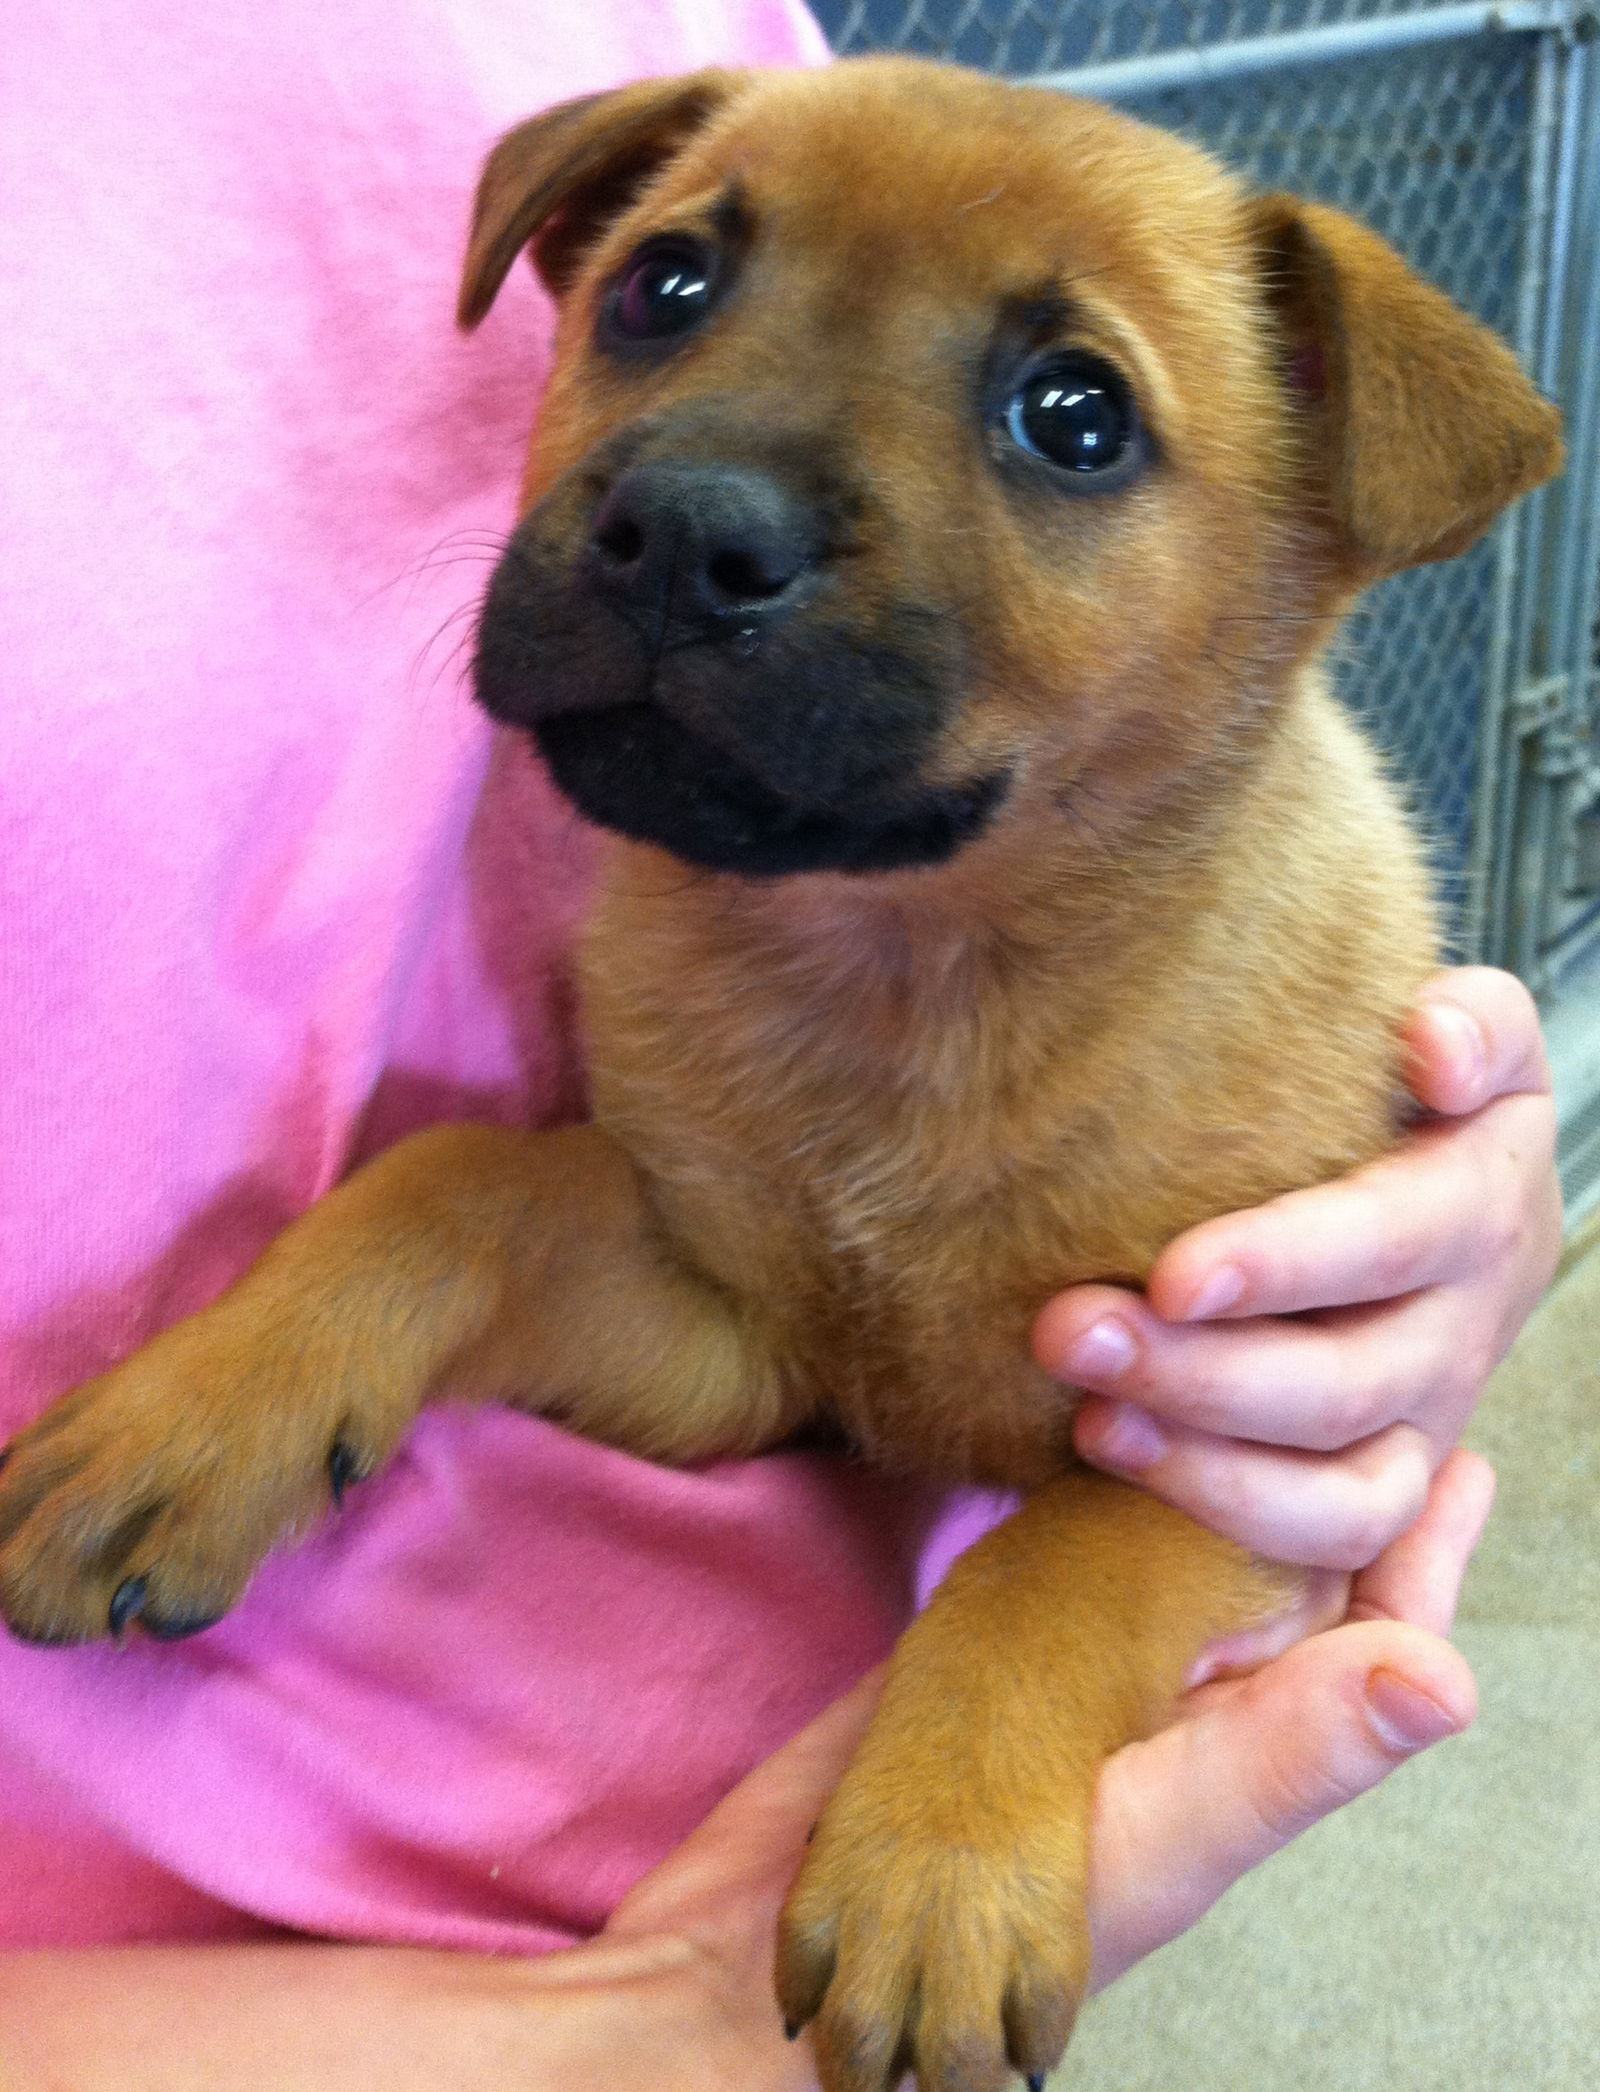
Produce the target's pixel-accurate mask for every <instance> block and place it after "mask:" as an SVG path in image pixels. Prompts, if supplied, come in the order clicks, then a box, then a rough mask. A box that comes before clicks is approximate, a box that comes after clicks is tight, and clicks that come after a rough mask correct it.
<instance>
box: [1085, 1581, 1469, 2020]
mask: <svg viewBox="0 0 1600 2092" xmlns="http://www.w3.org/2000/svg"><path fill="white" fill-rule="evenodd" d="M1476 1711H1477V1693H1476V1689H1475V1687H1474V1685H1473V1680H1472V1673H1471V1672H1470V1671H1469V1670H1468V1668H1467V1665H1466V1662H1465V1660H1464V1659H1463V1658H1462V1657H1461V1656H1460V1655H1459V1654H1458V1653H1457V1651H1456V1650H1454V1649H1452V1648H1451V1647H1450V1645H1449V1643H1448V1642H1443V1641H1440V1640H1438V1639H1437V1638H1436V1637H1435V1636H1433V1635H1431V1634H1426V1633H1423V1632H1422V1631H1421V1630H1420V1629H1418V1628H1414V1627H1407V1626H1402V1625H1397V1624H1396V1623H1394V1622H1379V1621H1367V1622H1362V1623H1359V1624H1357V1625H1354V1626H1349V1627H1339V1628H1335V1629H1334V1631H1333V1632H1332V1633H1331V1634H1323V1635H1318V1636H1317V1637H1316V1638H1315V1640H1313V1641H1309V1642H1301V1643H1300V1644H1299V1645H1298V1646H1297V1647H1296V1648H1293V1649H1291V1650H1289V1651H1288V1653H1287V1654H1286V1655H1284V1656H1281V1657H1279V1658H1278V1660H1277V1661H1276V1662H1275V1663H1272V1664H1269V1665H1268V1666H1267V1668H1266V1669H1265V1670H1264V1671H1258V1672H1257V1673H1256V1675H1255V1676H1254V1677H1253V1678H1250V1679H1247V1680H1245V1681H1244V1683H1243V1684H1242V1685H1240V1686H1239V1687H1238V1688H1237V1689H1236V1690H1235V1691H1233V1692H1232V1693H1231V1694H1229V1695H1228V1696H1226V1697H1219V1698H1214V1699H1213V1700H1212V1701H1211V1702H1210V1703H1209V1704H1208V1705H1207V1707H1206V1708H1205V1710H1204V1711H1203V1712H1202V1713H1199V1714H1197V1715H1194V1716H1192V1717H1191V1718H1189V1719H1187V1720H1180V1721H1178V1722H1177V1723H1175V1724H1174V1725H1173V1726H1172V1727H1171V1728H1170V1729H1165V1730H1163V1731H1162V1732H1161V1734H1160V1735H1158V1736H1154V1737H1152V1738H1150V1740H1149V1741H1148V1742H1145V1743H1137V1744H1131V1745H1129V1746H1128V1748H1127V1749H1125V1750H1121V1751H1118V1752H1117V1754H1116V1755H1115V1756H1114V1757H1113V1758H1110V1759H1109V1760H1108V1761H1107V1762H1106V1765H1105V1767H1104V1770H1103V1771H1102V1773H1101V1776H1100V1786H1099V1791H1098V1795H1097V1799H1096V1808H1095V1828H1094V1839H1093V1845H1092V1847H1091V1854H1090V1865H1089V1909H1090V1923H1091V1926H1092V1928H1093V1932H1094V1943H1095V1953H1094V1972H1093V1976H1092V1979H1091V1987H1092V1988H1094V1989H1101V1988H1103V1987H1104V1986H1105V1985H1106V1984H1107V1983H1110V1982H1111V1981H1112V1980H1113V1979H1114V1978H1115V1977H1117V1976H1119V1975H1121V1974H1122V1973H1123V1971H1124V1970H1126V1969H1128V1968H1130V1967H1132V1965H1133V1963H1134V1962H1136V1961H1138V1960H1140V1959H1142V1957H1143V1956H1144V1955H1146V1954H1149V1953H1151V1952H1153V1951H1154V1949H1155V1948H1157V1947H1159V1946H1163V1945H1165V1943H1166V1942H1167V1941H1168V1940H1170V1939H1174V1938H1176V1937H1177V1935H1178V1934H1179V1933H1180V1932H1183V1931H1185V1930H1186V1929H1187V1928H1188V1927H1189V1926H1190V1925H1192V1924H1194V1922H1195V1921H1196V1920H1197V1919H1198V1918H1199V1917H1200V1916H1201V1915H1202V1914H1203V1913H1204V1912H1205V1911H1207V1910H1208V1909H1209V1908H1210V1907H1211V1905H1212V1904H1213V1903H1214V1902H1215V1901H1216V1900H1217V1898H1218V1897H1219V1896H1220V1895H1221V1894H1222V1892H1223V1891H1224V1890H1225V1889H1227V1888H1229V1887H1230V1886H1231V1885H1232V1884H1233V1883H1234V1882H1235V1881H1237V1880H1238V1879H1239V1877H1240V1875H1242V1874H1245V1873H1247V1872H1248V1871H1249V1870H1250V1868H1252V1867H1254V1866H1256V1865H1258V1864H1259V1863H1260V1862H1261V1861H1262V1860H1264V1859H1265V1858H1267V1857H1268V1855H1269V1854H1271V1853H1273V1852H1276V1851H1277V1850H1278V1849H1279V1848H1280V1847H1281V1846H1283V1845H1286V1844H1288V1842H1289V1841H1290V1839H1291V1838H1294V1837H1296V1836H1298V1834H1299V1833H1300V1832H1301V1831H1303V1830H1305V1829H1306V1828H1307V1827H1308V1826H1309V1825H1310V1824H1312V1823H1315V1822H1316V1821H1317V1820H1318V1819H1319V1818H1321V1817H1323V1816H1326V1815H1328V1814H1330V1813H1331V1812H1332V1811H1333V1810H1334V1809H1336V1808H1339V1807H1341V1806H1342V1805H1343V1804H1344V1803H1345V1802H1348V1801H1352V1800H1354V1798H1355V1797H1356V1796H1357V1795H1358V1794H1363V1793H1365V1792H1366V1790H1367V1789H1368V1788H1370V1787H1375V1786H1376V1785H1377V1784H1378V1782H1379V1781H1380V1780H1381V1779H1383V1778H1384V1777H1385V1775H1386V1774H1387V1773H1389V1772H1391V1771H1392V1770H1393V1769H1394V1767H1395V1766H1396V1765H1398V1764H1400V1763H1401V1762H1402V1761H1403V1760H1404V1759H1406V1758H1407V1757H1410V1756H1411V1755H1412V1754H1413V1753H1414V1752H1416V1751H1418V1750H1422V1749H1425V1748H1426V1747H1427V1746H1428V1745H1429V1744H1430V1743H1435V1742H1438V1741H1439V1740H1440V1739H1441V1738H1442V1737H1445V1736H1448V1735H1453V1734H1455V1733H1457V1732H1459V1731H1460V1730H1462V1729H1464V1728H1466V1727H1467V1726H1468V1724H1469V1723H1470V1722H1471V1721H1472V1718H1473V1716H1474V1714H1475V1713H1476Z"/></svg>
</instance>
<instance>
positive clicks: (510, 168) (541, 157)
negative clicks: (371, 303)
mask: <svg viewBox="0 0 1600 2092" xmlns="http://www.w3.org/2000/svg"><path fill="white" fill-rule="evenodd" d="M743 77H744V76H743V75H741V74H739V73H730V72H723V71H720V70H717V69H714V68H713V69H710V70H708V71H706V72H701V73H688V74H685V75H683V76H681V77H680V78H678V79H675V80H641V81H639V82H638V83H637V84H636V85H634V86H632V87H619V88H617V89H616V90H615V91H614V92H612V93H610V94H589V95H584V96H583V97H582V98H581V100H579V101H575V102H560V103H558V104H557V105H556V107H555V108H554V109H547V110H546V111H545V112H544V114H543V115H542V116H535V117H533V118H531V119H530V121H529V122H527V123H524V124H518V126H517V128H516V129H515V130H514V131H508V132H507V133H506V135H505V137H504V138H502V139H501V141H500V143H499V144H498V145H497V146H496V147H495V149H494V151H493V152H492V153H490V155H489V158H488V161H487V163H486V164H485V166H484V170H483V176H482V179H481V180H480V181H479V183H478V197H477V202H476V204H475V205H474V208H473V213H472V237H471V239H470V241H469V243H468V246H467V260H466V267H465V268H464V270H463V271H462V277H461V296H460V299H459V301H458V303H457V306H456V318H457V320H458V322H459V323H460V325H461V326H463V327H465V328H468V329H471V328H473V327H476V326H477V324H478V322H479V321H480V320H481V319H482V318H483V316H484V314H485V313H486V312H487V311H488V310H489V307H490V306H491V305H492V304H493V303H494V301H495V298H496V296H497V294H498V292H499V289H500V286H501V284H503V283H504V282H505V280H506V277H507V276H508V275H509V274H510V272H511V264H512V263H513V262H514V261H515V260H516V258H517V256H518V255H519V254H520V253H521V252H522V250H523V248H524V247H527V246H530V245H531V247H532V249H533V257H532V258H533V265H534V267H535V268H536V269H537V270H538V271H539V274H540V275H541V276H542V277H543V278H544V281H545V283H546V284H547V285H548V286H549V287H550V289H551V290H552V291H554V292H556V293H557V294H558V295H559V293H560V292H561V291H562V290H564V289H565V287H566V285H567V284H568V283H569V282H570V281H571V279H572V275H573V272H574V270H575V269H576V267H577V264H578V261H579V259H580V257H581V256H582V253H583V250H584V248H585V247H586V246H587V245H588V244H589V242H590V241H591V240H592V239H593V238H594V236H595V234H596V233H597V232H598V231H599V230H600V228H601V227H602V226H603V225H604V224H605V223H606V222H607V220H608V219H611V218H614V217H616V215H617V213H618V212H619V211H622V210H625V209H626V208H627V206H628V204H629V203H630V202H631V201H632V199H633V197H634V196H635V195H636V194H637V193H638V191H639V189H640V188H641V187H642V186H643V184H644V183H645V182H646V181H647V180H648V179H649V177H650V176H651V175H652V174H654V173H655V171H656V169H657V168H658V167H662V166H664V165H665V164H666V162H667V161H668V160H670V159H671V158H672V156H673V154H674V153H676V152H677V151H678V150H679V148H680V147H681V146H682V145H683V144H684V143H685V141H686V140H687V139H689V138H691V137H692V136H693V135H694V133H695V132H696V131H698V130H699V129H700V127H701V126H702V125H703V124H704V123H705V122H706V120H707V119H708V118H709V117H710V116H711V115H713V114H714V112H715V111H716V110H718V109H720V108H721V107H722V105H723V103H724V102H726V101H727V100H729V98H730V97H731V96H732V95H733V93H734V92H735V90H736V89H737V88H738V87H739V86H740V85H741V84H742V80H743Z"/></svg>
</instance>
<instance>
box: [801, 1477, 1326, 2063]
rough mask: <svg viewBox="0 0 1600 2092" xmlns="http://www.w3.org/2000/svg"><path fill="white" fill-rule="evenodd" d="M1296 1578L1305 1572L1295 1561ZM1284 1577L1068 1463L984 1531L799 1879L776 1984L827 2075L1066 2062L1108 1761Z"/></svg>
mask: <svg viewBox="0 0 1600 2092" xmlns="http://www.w3.org/2000/svg"><path fill="white" fill-rule="evenodd" d="M1284 1575H1285V1576H1286V1575H1287V1572H1285V1573H1284ZM1286 1596H1287V1586H1286V1583H1285V1581H1284V1580H1283V1577H1280V1576H1279V1575H1278V1574H1277V1573H1275V1572H1269V1571H1267V1570H1265V1569H1263V1568H1262V1567H1260V1566H1259V1565H1258V1564H1256V1563H1253V1562H1252V1561H1251V1560H1250V1558H1249V1557H1248V1556H1246V1555H1245V1554H1243V1553H1242V1552H1241V1551H1240V1550H1239V1549H1238V1548H1236V1547H1234V1546H1232V1545H1231V1544H1230V1543H1228V1542H1227V1541H1223V1540H1219V1539H1217V1538H1216V1537H1215V1536H1214V1535H1212V1534H1210V1533H1207V1532H1205V1531H1204V1530H1203V1529H1202V1528H1201V1527H1199V1526H1197V1525H1195V1524H1194V1523H1193V1522H1192V1521H1191V1520H1190V1519H1188V1518H1186V1517H1184V1516H1183V1515H1182V1514H1181V1513H1180V1512H1176V1511H1172V1510H1170V1509H1168V1507H1167V1506H1166V1505H1164V1504H1161V1503H1158V1502H1156V1501H1155V1500H1154V1499H1153V1498H1151V1497H1148V1496H1145V1495H1143V1494H1141V1492H1139V1491H1137V1490H1135V1489H1132V1488H1130V1487H1128V1486H1127V1485H1126V1484H1123V1483H1120V1482H1113V1481H1109V1480H1107V1479H1105V1478H1104V1477H1101V1476H1097V1475H1090V1474H1086V1473H1077V1474H1072V1475H1069V1476H1066V1477H1063V1478H1062V1479H1061V1480H1059V1481H1057V1482H1054V1483H1052V1484H1050V1485H1049V1486H1048V1487H1047V1488H1045V1489H1043V1490H1041V1491H1040V1493H1039V1494H1038V1495H1037V1496H1035V1497H1033V1498H1032V1499H1031V1500H1030V1501H1029V1502H1028V1503H1027V1504H1026V1505H1025V1506H1024V1508H1023V1509H1022V1510H1021V1511H1020V1512H1019V1513H1018V1514H1017V1516H1016V1517H1014V1518H1012V1519H1011V1520H1009V1521H1008V1522H1007V1523H1006V1524H1005V1525H1003V1526H1001V1527H1000V1528H999V1529H998V1531H996V1532H994V1533H991V1534H990V1535H989V1536H988V1538H987V1539H985V1540H983V1541H981V1542H980V1543H979V1544H978V1545H977V1546H976V1547H974V1548H972V1549H971V1550H970V1551H969V1552H968V1553H967V1554H966V1555H964V1556H963V1557H962V1558H961V1560H960V1561H958V1562H957V1563H956V1565H955V1567H954V1568H953V1569H952V1571H951V1572H950V1575H949V1577H948V1578H947V1579H946V1581H945V1582H944V1584H943V1585H942V1586H941V1587H940V1589H939V1591H938V1593H937V1594H936V1595H935V1597H934V1599H933V1602H932V1604H931V1605H930V1606H929V1608H928V1610H927V1611H926V1612H925V1613H924V1614H923V1615H922V1617H921V1619H919V1620H918V1621H917V1622H916V1623H915V1624H914V1625H913V1626H912V1627H911V1628H910V1629H909V1631H908V1632H907V1633H906V1635H905V1636H904V1637H903V1638H902V1640H901V1643H900V1646H899V1648H898V1649H897V1651H896V1652H895V1657H894V1662H893V1665H892V1666H891V1669H890V1673H889V1679H888V1683H887V1685H886V1686H885V1689H884V1695H883V1699H882V1701H881V1703H880V1705H879V1708H878V1712H877V1714H876V1716H875V1717H874V1719H873V1723H872V1726H871V1728H870V1729H869V1730H868V1732H867V1735H866V1738H865V1740H864V1742H863V1744H862V1746H861V1748H860V1750H859V1751H858V1752H857V1754H856V1758H855V1761H854V1763H853V1764H852V1765H851V1767H850V1770H849V1771H848V1772H847V1773H846V1775H845V1778H844V1781H843V1783H842V1785H841V1786H840V1787H839V1789H838V1791H837V1793H836V1794H835V1795H834V1797H833V1799H832V1800H831V1801H830V1802H829V1804H828V1806H827V1808H826V1810H825V1811H824V1812H823V1815H822V1819H821V1821H820V1823H819V1824H818V1826H817V1830H816V1834H815V1836H814V1838H813V1840H812V1843H811V1846H810V1848H809V1850H808V1852H807V1855H806V1860H805V1864H804V1866H803V1867H802V1869H801V1872H800V1877H799V1880H798V1881H797V1882H796V1884H795V1887H794V1889H793V1891H792V1893H791V1895H790V1899H789V1905H788V1908H787V1910H786V1911H785V1913H784V1922H783V1928H782V1933H781V1937H780V1943H779V1950H778V1994H779V1998H780V2001H781V2003H782V2005H783V2009H784V2013H785V2016H786V2017H787V2019H788V2020H789V2021H790V2023H791V2024H793V2025H799V2024H801V2023H803V2022H807V2021H810V2020H811V2019H813V2018H815V2020H816V2038H817V2055H818V2066H819V2070H820V2074H821V2078H822V2083H823V2085H824V2086H825V2087H826V2088H827V2092H890V2088H891V2087H893V2086H895V2085H898V2084H899V2082H900V2080H901V2077H902V2076H903V2074H904V2073H905V2072H906V2071H908V2070H912V2069H914V2070H915V2071H916V2074H917V2084H918V2086H919V2087H920V2092H998V2088H1000V2087H1002V2086H1004V2085H1005V2084H1006V2083H1007V2082H1008V2081H1009V2080H1010V2077H1011V2073H1012V2072H1013V2071H1016V2072H1020V2073H1021V2074H1022V2075H1024V2076H1027V2077H1030V2078H1032V2077H1037V2076H1040V2075H1042V2074H1043V2073H1044V2072H1046V2071H1048V2070H1050V2069H1052V2068H1053V2067H1054V2065H1055V2063H1056V2062H1057V2060H1058V2059H1059V2057H1060V2055H1061V2052H1062V2050H1063V2048H1064V2047H1065V2045H1066V2041H1067V2038H1068V2036H1069V2034H1070V2033H1071V2031H1072V2024H1073V2020H1074V2018H1075V2016H1076V2014H1077V2010H1078V2006H1079V2004H1080V2002H1081V2000H1082V1997H1083V1994H1084V1989H1085V1987H1086V1985H1087V1982H1088V1976H1089V1961H1090V1938H1089V1929H1088V1922H1087V1916H1086V1906H1085V1892H1086V1884H1087V1876H1088V1859H1089V1829H1090V1822H1091V1816H1092V1812H1093V1806H1094V1790H1095V1782H1096V1779H1097V1777H1098V1774H1099V1770H1100V1766H1101V1764H1102V1762H1103V1761H1104V1760H1105V1759H1106V1758H1107V1757H1108V1756H1110V1754H1111V1753H1112V1752H1113V1751H1115V1750H1117V1749H1120V1747H1121V1746H1122V1745H1123V1744H1125V1743H1129V1742H1131V1741H1133V1740H1134V1739H1135V1738H1136V1737H1138V1736H1140V1735H1143V1734H1147V1733H1148V1732H1149V1731H1150V1730H1151V1729H1152V1728H1154V1727H1155V1726H1157V1725H1158V1724H1159V1722H1160V1721H1161V1719H1162V1717H1163V1715H1164V1714H1165V1713H1166V1711H1167V1709H1168V1708H1169V1707H1170V1706H1171V1704H1172V1702H1173V1700H1174V1699H1175V1698H1176V1697H1177V1695H1178V1693H1179V1691H1180V1690H1181V1689H1182V1686H1183V1681H1184V1676H1185V1673H1186V1671H1187V1669H1188V1667H1189V1665H1190V1664H1191V1663H1192V1662H1193V1660H1194V1658H1195V1657H1196V1656H1197V1655H1198V1654H1199V1653H1200V1651H1201V1650H1202V1649H1203V1648H1204V1646H1205V1644H1206V1643H1207V1642H1208V1641H1210V1640H1212V1639H1213V1638H1215V1637H1216V1636H1218V1635H1220V1634H1223V1633H1225V1632H1228V1631H1230V1630H1231V1629H1234V1628H1236V1627H1239V1626H1242V1625H1244V1624H1246V1623H1248V1622H1251V1621H1254V1620H1257V1619H1262V1618H1265V1617H1266V1616H1268V1615H1269V1614H1270V1613H1271V1612H1272V1611H1273V1610H1275V1608H1276V1607H1277V1606H1279V1605H1281V1604H1282V1603H1283V1602H1284V1599H1285V1597H1286Z"/></svg>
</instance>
